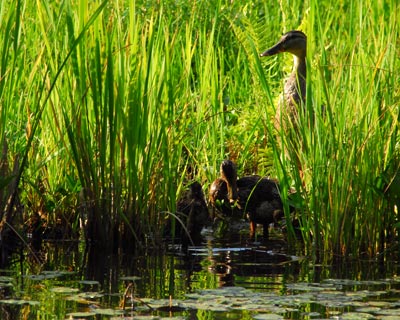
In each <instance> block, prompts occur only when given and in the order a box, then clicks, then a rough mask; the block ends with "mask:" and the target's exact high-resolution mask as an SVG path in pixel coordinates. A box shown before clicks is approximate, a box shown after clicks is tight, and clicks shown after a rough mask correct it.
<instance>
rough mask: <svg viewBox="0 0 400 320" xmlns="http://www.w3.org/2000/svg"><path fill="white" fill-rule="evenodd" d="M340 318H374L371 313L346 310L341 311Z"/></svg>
mask: <svg viewBox="0 0 400 320" xmlns="http://www.w3.org/2000/svg"><path fill="white" fill-rule="evenodd" d="M340 319H343V320H353V319H354V320H359V319H375V317H374V316H373V315H372V314H369V313H361V312H347V313H343V314H342V316H341V317H340Z"/></svg>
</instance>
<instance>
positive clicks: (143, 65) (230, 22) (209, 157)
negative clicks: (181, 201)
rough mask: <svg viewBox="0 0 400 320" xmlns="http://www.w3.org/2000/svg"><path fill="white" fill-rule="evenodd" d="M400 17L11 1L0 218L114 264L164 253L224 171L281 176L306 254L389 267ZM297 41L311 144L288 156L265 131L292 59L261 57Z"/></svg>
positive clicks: (3, 85) (3, 26)
mask: <svg viewBox="0 0 400 320" xmlns="http://www.w3.org/2000/svg"><path fill="white" fill-rule="evenodd" d="M326 6H329V7H330V8H331V6H334V8H333V9H332V10H331V9H330V10H327V9H326ZM397 9H398V5H397V4H396V2H394V1H385V2H384V3H381V4H369V5H362V4H361V3H356V2H353V1H351V2H350V3H349V4H340V3H339V4H332V3H328V2H324V1H322V2H319V3H318V4H316V3H314V2H309V3H308V2H306V3H304V2H295V3H294V4H293V5H291V6H290V7H288V6H287V5H286V4H285V3H283V2H280V3H279V5H277V4H266V3H263V2H261V1H260V2H258V1H256V2H254V3H252V4H248V5H242V4H240V3H236V2H235V3H231V2H228V1H206V2H187V1H167V0H165V1H160V2H158V3H156V4H155V3H154V4H151V5H150V3H148V2H145V1H136V2H126V3H125V2H117V3H115V2H111V1H107V0H106V1H103V2H93V3H90V4H89V3H86V2H85V1H79V0H78V1H63V2H61V3H58V4H53V5H51V6H50V5H49V4H47V3H44V2H38V3H36V4H33V3H30V2H29V1H24V0H20V1H17V2H12V1H3V2H2V4H1V6H0V17H1V18H2V19H1V22H0V30H1V31H2V32H1V37H0V47H1V48H2V51H1V56H0V57H1V62H0V68H1V69H0V107H1V113H0V121H1V124H2V126H1V128H0V142H1V145H2V146H4V147H3V150H4V151H3V153H2V162H1V164H2V165H1V170H2V178H1V185H0V188H1V199H0V201H1V207H2V208H3V210H2V212H7V210H4V209H5V208H10V206H8V207H7V204H9V203H10V199H14V200H13V201H16V200H15V199H17V200H18V201H16V202H19V201H20V202H22V203H24V204H26V209H27V210H26V211H25V212H22V211H19V212H18V211H17V210H15V208H16V207H17V206H16V202H14V204H13V205H11V207H12V208H14V209H13V210H14V211H9V212H10V214H3V215H2V221H3V224H2V225H3V226H5V225H7V224H14V225H15V224H17V221H20V220H24V219H26V215H27V214H29V212H32V211H41V213H42V214H43V216H45V217H46V219H47V220H48V221H57V220H60V219H61V221H63V222H65V224H68V225H71V226H72V228H73V229H75V231H76V230H77V229H78V226H79V224H80V221H81V222H82V223H83V224H84V225H86V228H85V230H86V233H85V235H86V238H87V240H90V241H96V242H100V243H101V244H103V245H106V246H108V247H110V248H111V247H114V246H120V245H121V244H130V245H134V246H135V245H140V244H144V243H145V242H146V241H150V242H151V243H152V244H156V243H157V242H158V241H159V239H160V236H161V235H162V232H163V230H162V229H163V224H164V221H165V220H164V216H165V214H164V212H175V210H176V208H175V206H176V200H177V198H178V197H179V195H180V193H181V192H182V190H183V189H184V185H185V184H186V183H187V182H188V181H189V180H193V179H195V180H198V181H200V182H202V183H203V185H204V186H205V189H207V187H208V185H209V184H210V182H211V181H212V180H213V179H215V177H216V175H217V168H218V167H219V163H220V161H221V160H222V159H224V158H227V157H230V158H231V159H233V160H235V161H236V162H237V163H238V167H239V168H241V169H240V170H241V172H239V173H240V174H242V173H258V174H265V175H271V176H273V177H278V178H279V180H280V181H281V185H282V186H283V196H284V198H285V199H286V191H288V190H289V189H290V188H295V189H296V190H297V191H298V194H300V195H301V198H302V200H301V205H299V207H301V208H299V217H300V223H301V226H302V230H303V236H304V239H305V241H306V244H307V248H318V249H319V250H326V251H328V252H336V253H349V252H357V253H359V252H368V253H369V254H371V255H372V254H374V253H376V252H378V251H381V250H382V246H383V243H384V242H385V241H389V240H390V239H391V238H390V237H392V236H393V235H394V234H395V233H396V231H397V230H395V223H396V221H397V217H396V215H395V213H394V211H393V206H389V205H388V201H387V200H386V197H385V192H386V191H387V190H392V193H393V188H392V189H391V186H392V185H393V182H394V181H396V177H397V176H398V169H399V168H398V163H399V138H398V137H399V134H398V120H399V110H398V101H399V89H398V85H397V84H398V77H397V76H396V75H397V73H398V72H397V70H398V68H399V61H398V59H397V58H396V57H398V53H399V52H398V46H397V44H398V41H397V38H398V36H399V30H398V26H397V24H396V14H393V13H396V12H397V11H398V10H397ZM299 26H300V28H302V29H303V31H305V32H306V33H307V35H308V57H307V60H308V69H309V70H308V75H310V76H309V79H308V88H307V108H308V109H309V110H310V111H312V112H313V113H314V114H315V118H314V120H313V121H314V122H313V125H312V126H309V125H308V124H309V119H308V118H306V117H304V118H301V119H300V124H302V125H301V126H300V127H301V131H300V134H301V136H302V138H301V141H303V142H302V143H303V145H301V146H299V144H298V141H297V140H294V141H288V140H285V136H283V138H284V141H283V144H284V145H286V146H287V149H288V150H289V153H288V155H284V154H282V153H281V152H280V149H279V147H278V144H277V142H276V135H275V132H274V130H273V127H272V122H271V117H272V116H273V114H274V109H275V105H276V102H275V97H278V96H279V92H280V91H281V88H282V79H283V78H284V74H285V72H286V71H287V67H284V65H290V62H289V63H286V62H285V61H286V58H288V59H291V58H290V57H279V58H277V59H271V60H269V61H267V62H262V64H261V62H260V60H259V58H258V53H259V52H261V51H262V50H263V49H265V48H266V47H268V46H269V45H271V44H273V43H274V41H276V40H277V39H278V38H279V35H280V34H281V33H282V32H284V31H288V30H290V29H296V28H299ZM321 105H323V106H324V110H325V111H324V112H321V108H320V106H321ZM288 136H293V135H288ZM299 141H300V139H299ZM295 157H296V158H298V159H300V161H301V165H302V168H303V169H304V170H303V171H304V177H300V176H299V174H298V172H297V170H296V166H294V165H293V161H291V159H293V158H295ZM21 190H23V191H22V192H21ZM67 198H68V200H67ZM66 203H67V206H68V207H69V209H68V210H62V209H61V210H60V205H63V204H66ZM71 208H73V210H70V209H71ZM67 211H68V212H67ZM71 212H73V213H71ZM11 213H12V214H11ZM3 228H5V227H3Z"/></svg>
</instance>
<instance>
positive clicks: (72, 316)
mask: <svg viewBox="0 0 400 320" xmlns="http://www.w3.org/2000/svg"><path fill="white" fill-rule="evenodd" d="M95 315H96V314H95V313H94V312H71V313H68V314H67V316H68V317H69V318H70V319H75V318H76V319H79V318H86V317H94V316H95Z"/></svg>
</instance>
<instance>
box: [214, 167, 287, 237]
mask: <svg viewBox="0 0 400 320" xmlns="http://www.w3.org/2000/svg"><path fill="white" fill-rule="evenodd" d="M221 179H222V180H224V181H225V183H226V187H227V197H228V199H229V201H230V202H231V204H233V203H235V202H237V204H238V206H239V208H240V209H241V210H242V212H245V213H247V217H248V219H249V221H250V236H251V237H254V235H255V231H256V225H257V224H262V225H263V237H264V239H265V240H266V239H268V236H269V230H268V227H269V225H270V224H271V223H272V222H276V221H277V220H278V219H279V218H281V217H283V205H282V200H281V197H280V194H279V189H278V183H277V182H276V181H274V180H271V179H268V178H263V177H260V176H258V175H251V176H245V177H242V178H240V179H237V169H236V165H235V163H234V162H232V161H230V160H224V161H223V162H222V164H221Z"/></svg>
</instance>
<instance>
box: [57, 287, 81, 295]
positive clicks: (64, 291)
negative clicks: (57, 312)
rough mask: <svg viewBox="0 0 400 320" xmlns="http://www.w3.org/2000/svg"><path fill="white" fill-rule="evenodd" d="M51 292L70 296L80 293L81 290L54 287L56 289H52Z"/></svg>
mask: <svg viewBox="0 0 400 320" xmlns="http://www.w3.org/2000/svg"><path fill="white" fill-rule="evenodd" d="M50 291H51V292H54V293H63V294H68V293H75V292H79V289H77V288H71V287H54V288H51V289H50Z"/></svg>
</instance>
